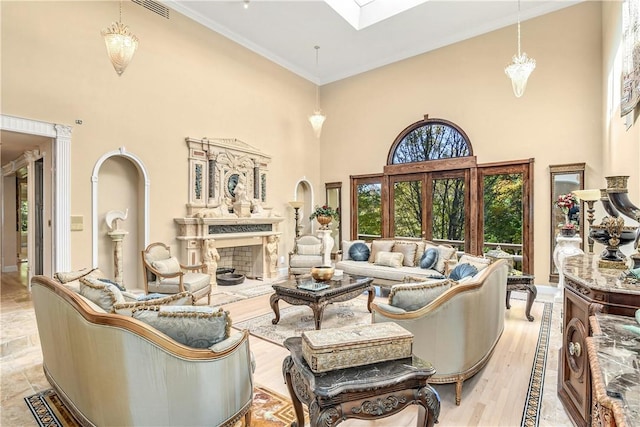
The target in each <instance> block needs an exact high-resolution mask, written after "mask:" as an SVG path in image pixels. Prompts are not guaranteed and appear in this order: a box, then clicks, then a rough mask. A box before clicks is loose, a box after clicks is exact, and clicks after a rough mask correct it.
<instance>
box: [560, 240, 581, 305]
mask: <svg viewBox="0 0 640 427" xmlns="http://www.w3.org/2000/svg"><path fill="white" fill-rule="evenodd" d="M581 244H582V238H581V237H580V236H579V235H575V236H574V237H564V236H561V235H560V234H558V235H557V236H556V248H555V249H554V250H553V262H554V264H555V265H556V268H557V269H558V291H557V292H556V295H555V300H556V301H562V297H563V292H564V273H563V271H562V268H563V265H564V260H565V258H567V257H570V256H574V255H582V254H584V252H583V251H582V249H581V248H580V245H581Z"/></svg>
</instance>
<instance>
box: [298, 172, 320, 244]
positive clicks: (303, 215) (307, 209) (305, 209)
mask: <svg viewBox="0 0 640 427" xmlns="http://www.w3.org/2000/svg"><path fill="white" fill-rule="evenodd" d="M293 200H298V201H302V202H304V206H302V208H300V223H299V228H300V235H303V234H312V233H313V223H312V221H309V215H311V212H312V211H313V208H314V206H315V205H314V200H315V198H314V194H313V187H312V186H311V183H310V182H309V180H307V178H306V177H302V178H300V179H299V180H298V182H296V185H295V187H294V192H293ZM294 236H295V231H294Z"/></svg>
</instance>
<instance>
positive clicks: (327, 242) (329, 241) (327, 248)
mask: <svg viewBox="0 0 640 427" xmlns="http://www.w3.org/2000/svg"><path fill="white" fill-rule="evenodd" d="M318 239H320V240H322V247H323V252H322V265H331V250H332V249H333V237H331V230H318Z"/></svg>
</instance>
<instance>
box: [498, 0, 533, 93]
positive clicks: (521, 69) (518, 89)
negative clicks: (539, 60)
mask: <svg viewBox="0 0 640 427" xmlns="http://www.w3.org/2000/svg"><path fill="white" fill-rule="evenodd" d="M535 68H536V60H535V59H533V58H529V57H527V54H526V53H524V52H522V53H520V0H518V54H517V55H514V56H513V63H512V64H510V65H509V66H507V68H505V69H504V72H505V73H506V74H507V76H509V78H510V79H511V86H512V87H513V93H514V94H515V95H516V97H517V98H520V97H521V96H522V95H523V94H524V90H525V89H526V88H527V79H528V78H529V75H530V74H531V72H532V71H533V70H534V69H535Z"/></svg>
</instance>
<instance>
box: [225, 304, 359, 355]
mask: <svg viewBox="0 0 640 427" xmlns="http://www.w3.org/2000/svg"><path fill="white" fill-rule="evenodd" d="M274 317H275V315H274V313H273V311H270V312H269V313H267V314H263V315H262V316H258V317H254V318H252V319H249V320H245V321H243V322H237V323H234V324H233V327H234V328H235V329H240V330H242V329H248V330H249V333H250V334H252V335H255V336H257V337H259V338H262V339H265V340H267V341H270V342H272V343H274V344H278V345H280V346H281V345H282V343H283V342H284V340H285V339H287V338H289V337H299V336H301V335H302V332H303V331H312V330H314V329H315V322H314V320H313V312H312V311H311V308H309V307H307V306H306V305H294V306H290V307H285V308H281V309H280V321H279V322H278V324H277V325H274V324H272V323H271V321H272V320H273V318H274ZM370 323H371V313H369V310H367V300H366V299H361V298H356V299H352V300H349V301H345V302H339V303H335V304H329V305H328V306H327V307H325V309H324V315H323V318H322V329H326V328H339V327H341V326H345V325H350V326H355V325H366V324H370Z"/></svg>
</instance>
